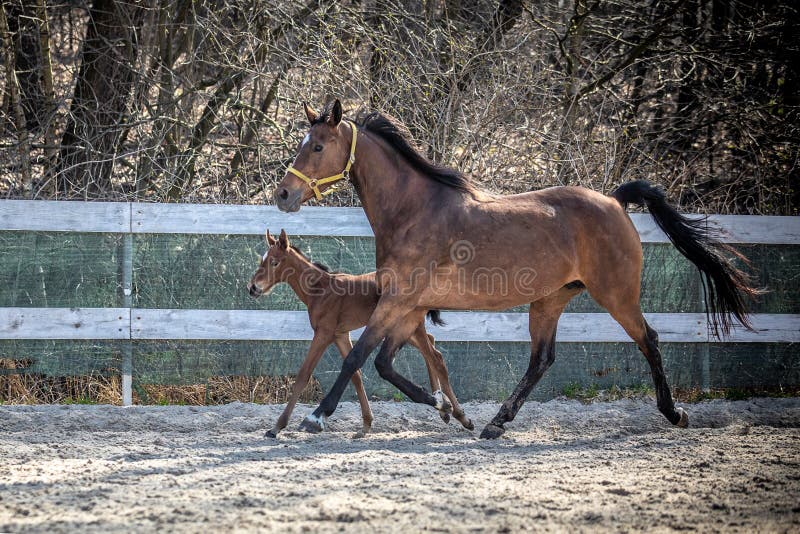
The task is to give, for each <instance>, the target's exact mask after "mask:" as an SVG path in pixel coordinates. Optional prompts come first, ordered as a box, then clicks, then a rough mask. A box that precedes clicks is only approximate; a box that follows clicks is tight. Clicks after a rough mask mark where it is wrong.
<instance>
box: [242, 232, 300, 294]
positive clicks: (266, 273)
mask: <svg viewBox="0 0 800 534" xmlns="http://www.w3.org/2000/svg"><path fill="white" fill-rule="evenodd" d="M266 238H267V246H268V247H269V248H268V249H267V252H266V254H264V256H263V257H262V258H261V261H260V262H259V265H258V270H257V271H256V274H254V275H253V277H252V278H251V279H250V286H249V291H250V296H251V297H255V298H258V297H260V296H261V295H265V294H268V293H269V292H270V291H271V290H272V288H273V287H275V285H276V284H279V283H281V282H285V281H286V279H287V277H288V276H290V275H291V273H292V272H294V268H293V267H292V266H290V265H289V263H290V261H288V257H289V255H290V248H291V247H290V246H289V238H288V237H287V236H286V232H285V231H284V230H281V235H280V236H279V237H278V239H275V238H274V237H272V236H271V235H269V230H267V233H266Z"/></svg>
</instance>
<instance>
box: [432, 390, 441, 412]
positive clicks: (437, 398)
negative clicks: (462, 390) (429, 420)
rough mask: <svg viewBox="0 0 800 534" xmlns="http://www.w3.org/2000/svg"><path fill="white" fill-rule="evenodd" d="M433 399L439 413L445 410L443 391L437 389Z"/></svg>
mask: <svg viewBox="0 0 800 534" xmlns="http://www.w3.org/2000/svg"><path fill="white" fill-rule="evenodd" d="M433 398H434V399H436V406H435V408H436V409H437V410H439V411H441V410H443V409H444V393H443V392H442V390H441V389H437V390H436V391H434V392H433Z"/></svg>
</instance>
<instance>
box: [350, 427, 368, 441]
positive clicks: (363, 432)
mask: <svg viewBox="0 0 800 534" xmlns="http://www.w3.org/2000/svg"><path fill="white" fill-rule="evenodd" d="M370 430H372V428H370V427H368V426H365V427H362V428H361V430H359V431H358V432H356V433H355V434H353V439H361V438H363V437H364V436H366V435H367V434H369V431H370Z"/></svg>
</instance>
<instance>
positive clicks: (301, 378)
mask: <svg viewBox="0 0 800 534" xmlns="http://www.w3.org/2000/svg"><path fill="white" fill-rule="evenodd" d="M332 341H333V335H332V334H331V333H330V332H322V331H317V332H314V339H312V340H311V347H309V349H308V354H306V359H305V360H304V361H303V365H301V366H300V369H299V370H298V371H297V378H296V379H295V381H294V384H293V385H292V394H291V396H290V397H289V402H288V403H286V408H285V409H284V410H283V413H282V414H281V416H280V417H279V418H278V422H277V423H275V427H274V428H273V429H272V430H269V431H267V437H270V438H276V437H278V432H280V431H281V430H283V429H284V428H286V424H287V423H288V422H289V417H291V415H292V411H293V410H294V406H295V404H297V399H298V398H299V397H300V394H301V393H302V392H303V390H304V389H305V388H306V384H308V381H309V379H310V378H311V373H312V372H313V371H314V369H315V368H316V367H317V364H318V363H319V360H320V358H322V355H323V354H325V349H326V348H328V345H330V344H331V342H332Z"/></svg>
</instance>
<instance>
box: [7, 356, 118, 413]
mask: <svg viewBox="0 0 800 534" xmlns="http://www.w3.org/2000/svg"><path fill="white" fill-rule="evenodd" d="M30 365H31V362H30V361H29V360H12V359H7V358H6V359H0V372H1V373H2V374H0V403H3V404H53V403H62V404H121V403H122V396H121V391H122V386H121V383H120V377H119V376H118V375H109V376H106V375H103V374H91V375H85V376H45V375H42V374H39V373H19V374H17V373H14V374H11V373H8V371H9V370H14V369H25V368H28V367H30Z"/></svg>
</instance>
